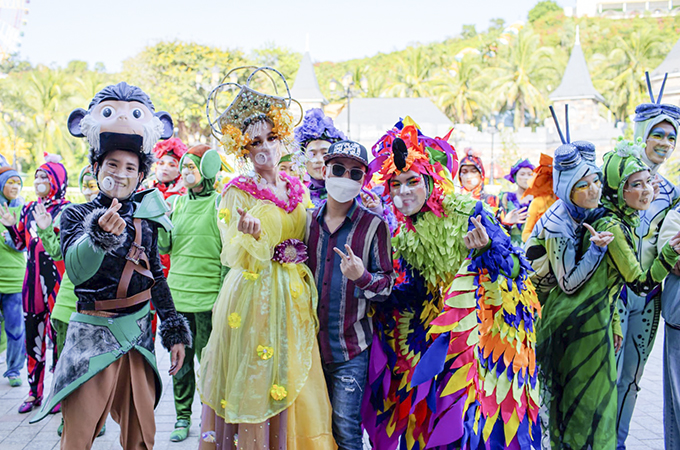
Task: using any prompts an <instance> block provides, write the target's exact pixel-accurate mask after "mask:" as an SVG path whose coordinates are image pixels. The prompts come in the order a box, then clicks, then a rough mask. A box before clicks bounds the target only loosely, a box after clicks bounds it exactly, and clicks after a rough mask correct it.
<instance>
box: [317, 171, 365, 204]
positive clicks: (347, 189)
mask: <svg viewBox="0 0 680 450" xmlns="http://www.w3.org/2000/svg"><path fill="white" fill-rule="evenodd" d="M326 190H327V191H328V195H330V196H331V197H332V198H333V200H335V201H336V202H338V203H347V202H349V201H350V200H352V199H354V198H355V197H356V196H357V195H359V192H361V183H359V182H358V181H354V180H350V179H349V178H344V177H343V178H338V177H331V178H327V179H326Z"/></svg>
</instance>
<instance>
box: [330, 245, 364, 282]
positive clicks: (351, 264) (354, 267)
mask: <svg viewBox="0 0 680 450" xmlns="http://www.w3.org/2000/svg"><path fill="white" fill-rule="evenodd" d="M333 251H335V253H337V254H338V256H340V259H341V261H340V271H341V272H342V274H343V275H344V276H346V277H347V278H348V279H350V280H352V281H356V280H358V279H359V278H361V276H362V275H363V274H364V270H365V269H364V262H363V261H362V260H361V258H359V257H358V256H357V255H355V254H354V252H353V251H352V248H351V247H350V246H349V245H347V244H345V251H346V252H347V254H345V253H343V252H342V251H340V249H338V248H337V247H333Z"/></svg>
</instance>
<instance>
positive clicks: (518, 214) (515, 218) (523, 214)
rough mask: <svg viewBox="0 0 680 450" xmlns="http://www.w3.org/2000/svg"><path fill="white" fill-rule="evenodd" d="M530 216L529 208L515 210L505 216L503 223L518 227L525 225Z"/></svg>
mask: <svg viewBox="0 0 680 450" xmlns="http://www.w3.org/2000/svg"><path fill="white" fill-rule="evenodd" d="M528 215H529V213H528V211H527V207H526V206H524V207H522V208H518V209H513V210H512V211H510V212H509V213H507V214H506V215H505V217H504V218H503V223H505V224H506V225H517V224H518V223H525V222H526V221H527V216H528Z"/></svg>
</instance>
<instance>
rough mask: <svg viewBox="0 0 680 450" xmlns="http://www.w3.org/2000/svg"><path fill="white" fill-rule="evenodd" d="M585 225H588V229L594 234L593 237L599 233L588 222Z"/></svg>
mask: <svg viewBox="0 0 680 450" xmlns="http://www.w3.org/2000/svg"><path fill="white" fill-rule="evenodd" d="M583 226H584V227H586V230H588V231H589V232H590V234H591V235H593V237H595V236H597V235H598V234H597V231H595V229H594V228H593V227H591V226H590V225H588V224H587V223H584V224H583Z"/></svg>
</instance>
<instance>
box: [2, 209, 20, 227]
mask: <svg viewBox="0 0 680 450" xmlns="http://www.w3.org/2000/svg"><path fill="white" fill-rule="evenodd" d="M0 223H1V224H3V225H4V226H6V227H7V228H9V227H13V226H14V225H16V224H17V216H16V215H15V214H14V212H12V211H10V210H9V207H8V206H7V204H4V205H0Z"/></svg>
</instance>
